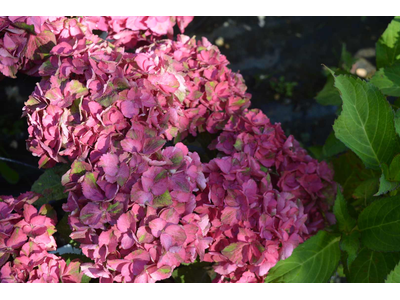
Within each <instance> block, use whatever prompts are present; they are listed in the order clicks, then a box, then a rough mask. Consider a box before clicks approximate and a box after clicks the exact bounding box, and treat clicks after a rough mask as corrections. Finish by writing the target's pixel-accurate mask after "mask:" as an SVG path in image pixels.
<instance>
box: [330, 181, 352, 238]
mask: <svg viewBox="0 0 400 300" xmlns="http://www.w3.org/2000/svg"><path fill="white" fill-rule="evenodd" d="M333 212H334V214H335V217H336V221H337V224H338V226H339V230H340V231H344V232H350V231H351V230H352V229H353V228H354V226H356V220H355V219H354V218H352V217H351V216H350V214H349V211H348V209H347V203H346V200H345V199H344V197H343V195H342V193H341V191H340V188H339V187H338V189H337V194H336V200H335V205H334V206H333Z"/></svg>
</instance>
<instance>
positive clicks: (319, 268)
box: [265, 231, 340, 282]
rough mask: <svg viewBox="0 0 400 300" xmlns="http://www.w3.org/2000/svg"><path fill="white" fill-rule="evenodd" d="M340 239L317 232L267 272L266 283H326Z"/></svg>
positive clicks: (336, 258) (332, 268) (330, 274)
mask: <svg viewBox="0 0 400 300" xmlns="http://www.w3.org/2000/svg"><path fill="white" fill-rule="evenodd" d="M339 240H340V237H339V236H337V235H334V234H330V233H327V232H326V231H319V232H318V234H317V235H315V236H313V237H312V238H310V239H309V240H307V241H305V242H304V243H303V244H301V245H299V246H298V247H297V248H296V249H294V251H293V253H292V255H291V256H290V257H289V258H287V259H285V260H280V261H278V263H277V264H276V265H275V266H274V267H273V268H272V269H271V270H269V273H268V275H267V277H266V279H265V281H266V282H328V281H329V279H330V278H331V276H332V274H333V272H334V271H335V270H336V268H337V266H338V264H339V259H340V249H339Z"/></svg>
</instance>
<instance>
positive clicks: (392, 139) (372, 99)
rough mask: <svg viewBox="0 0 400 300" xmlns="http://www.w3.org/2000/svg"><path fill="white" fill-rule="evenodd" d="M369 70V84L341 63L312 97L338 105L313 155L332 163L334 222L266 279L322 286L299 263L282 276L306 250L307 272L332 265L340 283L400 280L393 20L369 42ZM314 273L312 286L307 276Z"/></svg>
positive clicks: (396, 24)
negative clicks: (372, 50)
mask: <svg viewBox="0 0 400 300" xmlns="http://www.w3.org/2000/svg"><path fill="white" fill-rule="evenodd" d="M342 56H343V55H342ZM345 57H347V60H346V61H348V62H349V63H351V60H350V57H349V56H348V55H346V56H345ZM342 61H343V62H344V61H345V60H343V59H342ZM376 64H377V68H378V71H377V72H376V73H375V74H374V75H373V76H372V78H371V79H370V80H369V81H367V80H363V79H360V78H356V77H354V76H352V75H349V74H346V72H349V70H350V69H349V68H348V67H346V66H345V64H344V65H343V67H342V69H341V70H340V69H339V70H338V69H335V71H332V70H330V69H327V70H328V71H329V72H330V76H329V77H328V81H327V84H326V86H325V87H324V89H323V90H322V91H321V92H320V93H319V94H318V96H317V97H316V99H317V101H318V102H319V103H321V104H323V105H337V106H339V107H340V111H339V113H338V117H337V119H336V120H335V123H334V125H333V133H332V134H331V135H330V136H329V137H328V139H327V141H326V143H325V145H324V146H323V147H322V151H321V156H320V158H322V159H327V160H329V161H330V162H331V164H332V165H333V167H334V170H335V181H336V182H337V183H338V185H339V186H338V191H337V197H336V200H335V204H334V207H333V212H334V214H335V217H336V224H335V226H333V227H331V228H329V230H330V231H331V232H325V233H323V234H322V236H323V237H325V238H327V237H328V236H330V239H328V240H326V241H324V244H318V243H316V242H315V241H313V240H312V239H315V240H317V239H318V235H317V236H315V237H314V238H312V239H309V240H308V241H306V242H305V243H304V244H302V247H300V246H299V247H298V248H296V249H295V250H294V252H293V255H292V256H291V257H290V258H288V259H286V260H284V261H282V262H279V263H278V264H277V265H276V267H274V268H272V269H271V271H272V272H271V273H270V275H268V276H267V278H268V277H269V278H270V279H269V281H279V280H281V279H282V281H284V282H317V281H318V280H320V282H328V280H329V278H328V277H329V276H324V275H325V274H322V273H321V272H316V271H313V273H312V274H311V273H310V274H307V272H304V271H302V270H301V267H299V266H300V265H299V266H297V267H296V269H293V270H294V271H292V272H284V271H282V270H283V269H282V268H283V266H286V267H285V268H286V269H289V268H290V266H294V265H295V262H296V259H297V260H298V262H299V263H300V262H301V263H302V264H301V266H303V265H305V264H307V262H308V260H307V259H306V257H305V256H304V257H302V255H303V253H304V249H306V250H309V251H310V253H315V255H314V256H313V257H314V259H315V261H313V264H312V266H313V268H316V267H315V266H317V265H318V266H320V268H321V269H322V268H323V267H325V268H326V270H329V273H330V274H333V272H334V271H335V270H334V265H336V266H337V265H339V267H340V269H341V268H343V271H344V274H345V280H346V281H347V282H366V283H367V282H382V283H383V282H388V283H389V282H390V283H392V282H400V193H399V191H400V105H399V104H400V100H399V99H397V100H396V101H394V102H393V101H392V100H391V98H390V97H399V96H400V18H399V17H395V18H394V19H393V21H392V22H391V23H390V24H389V25H388V28H387V29H386V30H385V32H384V33H383V34H382V36H381V37H380V38H379V40H378V42H377V44H376ZM337 96H338V97H337ZM332 99H333V100H332ZM333 241H337V246H336V245H335V247H334V246H333ZM333 247H334V249H335V251H332V250H333ZM328 249H329V251H328ZM336 251H338V254H337V253H336ZM318 253H319V255H317V254H318ZM332 253H334V254H332ZM336 254H337V255H336ZM324 255H325V256H328V255H330V260H331V261H330V262H326V260H324V259H323V258H322V257H324ZM337 256H339V258H337ZM310 257H311V256H310ZM301 258H302V260H301ZM307 268H308V269H310V268H311V267H310V266H308V267H307ZM279 270H280V271H279ZM277 274H280V276H277ZM286 274H288V275H286ZM317 274H318V280H316V279H315V278H311V277H312V276H311V275H317ZM291 276H292V277H291Z"/></svg>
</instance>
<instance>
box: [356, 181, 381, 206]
mask: <svg viewBox="0 0 400 300" xmlns="http://www.w3.org/2000/svg"><path fill="white" fill-rule="evenodd" d="M378 190H379V178H371V179H367V180H365V181H363V182H362V183H360V185H359V186H358V187H357V188H356V189H355V190H354V193H353V198H355V199H359V200H360V202H359V203H361V204H364V205H365V204H366V203H368V199H370V198H372V197H373V196H374V195H375V194H376V193H377V192H378Z"/></svg>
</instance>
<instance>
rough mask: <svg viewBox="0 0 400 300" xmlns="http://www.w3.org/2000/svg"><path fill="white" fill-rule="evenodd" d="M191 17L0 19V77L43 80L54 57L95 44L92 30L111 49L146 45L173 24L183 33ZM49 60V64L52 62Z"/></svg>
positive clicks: (79, 50)
mask: <svg viewBox="0 0 400 300" xmlns="http://www.w3.org/2000/svg"><path fill="white" fill-rule="evenodd" d="M192 19H193V17H77V18H67V17H45V16H43V17H38V16H35V17H24V16H21V17H18V16H15V17H0V73H2V74H3V75H5V76H8V77H13V78H15V76H16V74H17V72H18V71H19V70H21V71H22V72H24V73H26V74H28V75H32V76H47V75H48V74H47V71H48V70H47V69H48V68H49V67H50V68H51V65H52V63H51V62H49V61H48V59H49V57H51V56H52V55H54V54H58V55H61V56H68V55H69V54H72V53H77V52H82V51H85V50H86V48H87V47H86V46H87V44H90V43H93V42H96V41H98V37H97V36H96V35H94V34H93V30H102V31H105V32H107V33H108V35H109V38H110V39H111V40H112V41H114V42H115V45H117V46H119V45H123V46H126V47H127V48H129V47H134V46H135V45H136V44H137V43H138V42H140V43H141V44H142V46H143V45H147V44H149V43H150V42H153V41H155V40H157V39H160V38H161V37H162V36H163V35H166V34H168V35H172V34H173V27H174V26H175V24H176V22H177V23H178V26H179V28H180V30H181V32H182V33H183V32H184V30H185V27H186V26H187V25H188V24H189V23H190V22H191V20H192ZM56 60H57V59H56V58H53V59H52V62H54V61H56Z"/></svg>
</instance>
